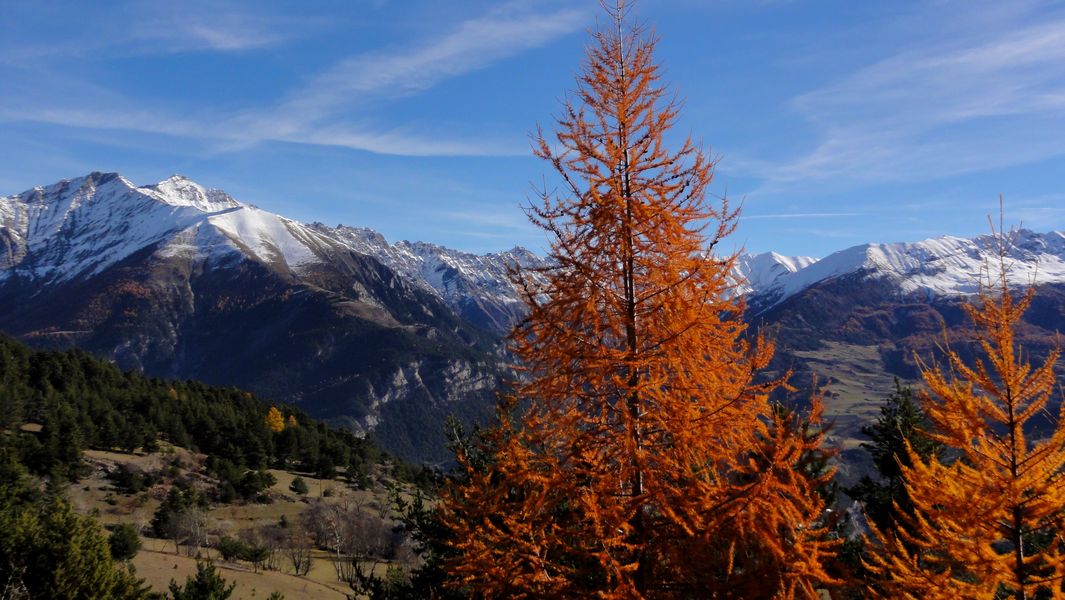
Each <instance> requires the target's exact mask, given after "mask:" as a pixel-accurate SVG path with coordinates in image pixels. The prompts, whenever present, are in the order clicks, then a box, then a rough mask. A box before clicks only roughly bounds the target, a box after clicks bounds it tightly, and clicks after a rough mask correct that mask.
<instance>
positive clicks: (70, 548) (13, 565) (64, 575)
mask: <svg viewBox="0 0 1065 600" xmlns="http://www.w3.org/2000/svg"><path fill="white" fill-rule="evenodd" d="M0 526H2V527H3V531H4V535H3V536H0V581H5V582H9V581H19V582H20V584H21V586H22V588H23V589H25V590H26V591H27V592H29V594H30V596H31V597H33V598H83V599H86V600H93V599H99V600H124V599H130V600H134V599H142V598H148V597H149V594H148V592H147V590H146V589H145V588H144V586H143V583H142V582H141V581H140V580H138V579H136V578H135V577H134V576H133V575H132V574H131V573H130V572H129V571H127V570H126V569H125V568H124V567H122V566H120V565H118V564H116V563H115V561H114V560H113V559H112V557H111V553H110V549H109V547H108V543H107V539H106V538H105V537H104V535H103V532H102V531H101V530H100V526H99V525H98V524H97V523H96V522H95V520H93V519H92V518H90V517H83V516H80V515H78V514H77V513H75V512H74V510H73V508H71V506H70V504H69V503H67V502H66V501H64V500H62V499H52V500H48V501H46V503H44V504H43V505H41V506H37V505H29V506H25V505H24V506H12V507H8V508H6V509H5V510H4V511H3V513H2V514H0Z"/></svg>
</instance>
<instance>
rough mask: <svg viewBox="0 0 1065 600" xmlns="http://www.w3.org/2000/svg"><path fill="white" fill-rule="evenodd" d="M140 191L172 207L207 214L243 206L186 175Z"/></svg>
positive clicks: (220, 191)
mask: <svg viewBox="0 0 1065 600" xmlns="http://www.w3.org/2000/svg"><path fill="white" fill-rule="evenodd" d="M140 189H141V190H143V191H145V192H147V193H149V194H150V195H152V196H153V197H155V198H156V199H157V200H160V201H162V202H165V203H166V204H169V205H171V206H189V207H192V208H195V209H197V210H200V211H202V212H207V213H216V212H221V211H224V210H228V209H232V208H238V207H240V206H242V205H241V203H240V202H237V201H236V200H234V199H233V197H232V196H230V195H229V194H227V193H225V192H223V191H222V190H218V189H213V188H205V187H204V186H202V185H200V184H198V183H196V182H195V181H193V180H191V179H189V178H188V177H185V176H184V175H177V174H175V175H171V176H170V177H168V178H166V179H164V180H162V181H160V182H159V183H156V184H154V185H146V186H144V187H142V188H140Z"/></svg>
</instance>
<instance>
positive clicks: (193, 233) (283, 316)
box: [0, 173, 503, 460]
mask: <svg viewBox="0 0 1065 600" xmlns="http://www.w3.org/2000/svg"><path fill="white" fill-rule="evenodd" d="M0 253H2V256H0V331H3V332H5V333H7V334H10V335H14V336H16V337H18V338H20V339H22V340H25V341H28V342H31V343H33V344H35V345H38V346H63V347H65V346H71V345H76V346H79V347H82V348H85V349H87V350H90V351H92V352H93V353H95V354H98V355H100V356H104V357H107V358H110V359H111V360H114V361H115V362H116V363H118V364H119V366H121V367H123V368H136V369H140V370H143V371H145V372H147V373H149V374H153V375H159V376H167V377H178V378H193V379H199V380H203V381H207V382H209V383H215V384H221V385H236V386H240V387H243V388H245V389H249V390H251V391H255V392H258V393H260V394H261V395H263V396H264V397H267V398H273V399H275V400H277V401H281V402H288V403H292V404H299V405H301V406H302V407H303V408H304V409H305V410H307V411H308V412H310V413H312V414H314V415H316V416H318V417H321V418H325V419H332V420H334V421H336V422H339V423H342V424H345V425H348V426H351V427H352V428H353V429H356V430H363V431H366V430H370V429H373V430H374V431H375V434H376V435H377V437H378V439H379V440H381V442H382V443H383V444H384V445H385V446H386V447H387V448H388V449H390V450H392V451H393V452H396V453H397V454H400V455H402V456H405V457H407V458H413V459H422V460H432V459H437V458H440V457H442V456H443V454H444V451H443V450H442V449H443V448H445V446H446V444H445V440H444V439H443V428H442V426H441V425H442V423H443V421H444V419H445V418H446V417H447V416H448V415H450V414H456V415H462V416H464V417H466V418H468V419H472V418H476V417H478V416H483V415H486V414H487V413H488V412H490V410H491V406H492V405H493V403H494V401H495V390H496V389H497V387H498V385H499V381H500V378H501V377H502V367H501V366H500V365H499V360H498V352H499V339H498V337H497V336H496V335H495V334H493V333H490V332H489V331H488V330H486V329H483V328H478V327H477V326H475V325H473V324H471V323H470V321H469V320H464V319H462V318H460V317H459V316H458V314H457V311H456V309H455V308H453V307H452V306H449V305H448V304H447V303H446V302H445V301H444V295H443V294H441V293H438V292H436V291H435V289H434V290H427V289H426V288H425V287H424V286H423V285H421V283H420V282H419V281H417V280H408V279H407V278H405V277H404V276H402V275H399V274H397V273H396V272H394V271H393V270H392V269H390V268H389V267H388V266H386V265H384V264H382V262H381V261H380V260H378V259H377V258H374V257H373V256H370V255H368V254H365V253H364V252H360V251H358V250H356V249H354V248H352V247H351V246H350V245H349V244H348V243H346V242H344V241H342V240H341V239H339V237H338V236H335V235H330V232H329V231H327V230H325V229H323V228H321V227H317V226H314V227H312V226H308V225H304V224H302V223H299V222H297V221H294V220H291V219H287V218H285V217H282V216H280V215H276V214H273V213H270V212H268V211H264V210H261V209H259V208H256V207H255V206H252V205H250V204H245V203H242V202H239V201H237V200H235V199H233V198H231V197H230V196H228V195H226V194H225V193H224V192H221V191H218V190H209V189H206V188H204V187H203V186H200V185H198V184H196V183H194V182H192V181H189V180H188V179H185V178H183V177H178V176H175V177H172V178H170V179H167V180H165V181H162V182H160V183H158V184H154V185H150V186H144V187H137V186H136V185H134V184H133V183H131V182H130V181H129V180H127V179H125V178H123V177H122V176H120V175H118V174H102V173H92V174H90V175H87V176H85V177H80V178H77V179H71V180H67V181H62V182H59V183H56V184H54V185H50V186H43V187H38V188H34V189H32V190H29V191H27V192H23V193H21V194H17V195H14V196H7V197H3V198H0ZM500 260H503V259H502V258H501V259H500ZM488 262H489V263H490V262H491V261H488ZM470 277H471V279H470V281H471V282H474V283H471V286H473V290H472V292H473V294H477V293H478V292H479V290H478V289H477V288H476V285H477V282H481V281H484V280H485V279H486V278H476V277H473V276H472V275H470ZM489 291H490V292H491V293H493V294H497V293H498V290H495V289H491V290H489ZM486 293H487V292H486Z"/></svg>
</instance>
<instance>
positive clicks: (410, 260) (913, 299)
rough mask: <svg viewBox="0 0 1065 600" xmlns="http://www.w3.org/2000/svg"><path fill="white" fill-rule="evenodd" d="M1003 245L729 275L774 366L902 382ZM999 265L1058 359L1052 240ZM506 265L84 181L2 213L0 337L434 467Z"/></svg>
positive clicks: (974, 242) (797, 263) (531, 262)
mask: <svg viewBox="0 0 1065 600" xmlns="http://www.w3.org/2000/svg"><path fill="white" fill-rule="evenodd" d="M995 244H996V240H995V239H994V238H992V237H990V236H981V237H976V238H973V239H964V238H956V237H941V238H934V239H930V240H925V241H921V242H914V243H896V244H865V245H861V246H855V247H853V248H848V249H846V250H842V251H840V252H837V253H834V254H831V255H829V256H827V257H825V258H822V259H820V260H816V259H813V258H809V257H787V256H782V255H779V254H776V253H765V254H759V255H744V256H741V257H739V258H738V259H737V263H736V265H735V268H734V271H733V273H732V277H733V280H734V281H735V282H736V283H737V286H738V291H739V292H740V293H743V294H745V295H746V296H747V297H748V307H749V311H750V312H751V314H756V315H757V319H752V323H756V327H762V326H768V327H770V328H771V330H772V332H773V333H772V335H773V336H774V339H776V340H777V342H778V350H779V351H778V354H777V356H778V359H777V360H778V364H777V365H776V366H777V367H779V369H780V370H782V371H783V370H787V369H792V368H793V367H795V366H796V365H810V364H812V363H811V360H812V359H811V356H813V355H814V354H816V353H817V352H821V351H822V350H824V349H825V348H829V349H831V351H832V352H837V353H839V352H844V351H843V350H840V348H843V349H844V350H845V351H846V352H845V354H846V353H850V354H847V356H852V357H853V356H858V357H859V358H860V359H861V360H858V359H857V358H856V359H854V360H855V361H857V362H855V365H856V366H855V369H859V370H862V372H864V373H877V372H879V373H891V374H894V375H899V376H902V377H913V375H914V366H913V357H914V355H915V353H916V354H917V355H920V356H926V355H928V354H930V353H932V352H934V349H935V348H936V347H937V346H936V344H938V343H939V341H940V339H941V335H942V333H943V331H944V328H945V327H949V328H950V329H951V331H952V332H955V335H958V336H962V335H963V332H962V330H961V329H959V328H961V327H963V326H964V318H963V314H964V313H963V311H961V310H959V306H958V305H959V302H960V300H959V298H958V297H959V296H963V295H966V294H971V293H972V292H974V291H975V290H976V289H977V288H978V285H979V278H980V277H981V275H986V273H987V271H986V270H987V268H989V267H990V268H995V266H996V265H997V262H996V260H997V256H998V254H997V246H996V245H995ZM1007 262H1008V263H1009V264H1010V266H1011V270H1010V278H1011V281H1012V282H1013V283H1016V284H1019V285H1024V284H1028V283H1030V281H1031V280H1032V279H1033V278H1034V280H1035V282H1036V283H1039V284H1051V285H1049V286H1046V288H1045V289H1041V290H1040V296H1038V297H1037V301H1036V302H1035V303H1034V304H1033V308H1032V311H1030V312H1031V315H1030V317H1026V318H1029V321H1028V326H1029V329H1027V330H1026V334H1025V335H1027V336H1029V337H1028V339H1027V340H1026V346H1028V347H1033V348H1037V349H1044V350H1045V349H1046V348H1050V347H1052V346H1053V343H1055V342H1053V339H1054V338H1053V332H1055V331H1058V330H1061V329H1065V316H1063V315H1065V285H1055V284H1065V234H1062V233H1060V232H1050V233H1044V234H1040V233H1033V232H1031V231H1021V232H1019V233H1018V234H1017V236H1016V240H1015V244H1013V245H1012V246H1010V247H1009V249H1008V253H1007ZM513 264H520V265H522V266H525V267H538V266H541V265H543V264H544V262H543V259H541V258H539V257H537V256H536V255H534V254H532V253H530V252H528V251H526V250H523V249H521V248H515V249H512V250H509V251H505V252H499V253H493V254H484V255H476V254H470V253H465V252H460V251H456V250H451V249H448V248H444V247H441V246H437V245H434V244H429V243H424V242H406V241H400V242H396V243H388V242H387V241H386V240H385V239H384V238H383V237H382V236H381V235H380V234H378V233H376V232H374V231H372V230H369V229H361V228H355V227H346V226H337V227H327V226H325V225H322V224H320V223H312V224H304V223H300V222H298V221H295V220H292V219H287V218H285V217H283V216H280V215H276V214H273V213H270V212H268V211H264V210H261V209H259V208H256V207H255V206H253V205H251V204H247V203H244V202H241V201H238V200H236V199H234V198H232V197H230V196H229V195H227V194H226V193H225V192H222V191H219V190H211V189H207V188H205V187H203V186H201V185H199V184H197V183H195V182H192V181H190V180H188V179H186V178H183V177H180V176H174V177H171V178H169V179H167V180H165V181H162V182H159V183H157V184H154V185H148V186H141V187H138V186H136V185H135V184H133V183H131V182H130V181H129V180H127V179H125V178H123V177H122V176H120V175H118V174H113V173H112V174H101V173H92V174H90V175H87V176H85V177H80V178H76V179H71V180H66V181H62V182H59V183H56V184H53V185H50V186H43V187H38V188H34V189H32V190H29V191H26V192H23V193H21V194H17V195H14V196H6V197H0V331H3V332H6V333H8V334H11V335H15V336H17V337H19V338H20V339H23V340H26V341H29V342H31V343H34V344H36V345H39V346H70V345H76V346H79V347H83V348H86V349H88V350H90V351H92V352H94V353H96V354H98V355H101V356H105V357H108V358H110V359H112V360H114V361H115V362H117V363H118V364H119V365H120V366H122V367H123V368H137V369H142V370H144V371H146V372H148V373H150V374H153V375H160V376H167V377H184V378H194V379H200V380H204V381H207V382H210V383H216V384H223V385H237V386H241V387H244V388H246V389H250V390H252V391H255V392H258V393H260V394H262V395H264V396H265V397H270V398H276V399H277V400H279V401H282V402H291V403H293V404H299V405H301V406H302V407H303V408H305V409H306V410H308V412H310V413H312V414H314V415H315V416H318V417H322V418H326V419H333V420H335V421H338V422H341V423H344V424H348V425H350V426H351V427H352V428H354V429H357V430H360V429H361V430H369V429H374V430H375V435H376V436H377V437H378V439H380V440H381V441H382V443H383V444H384V445H385V446H386V447H387V448H389V449H390V450H392V451H393V452H396V453H398V454H400V455H402V456H405V457H408V458H415V459H435V458H439V457H440V456H441V455H440V452H441V450H440V449H441V448H443V447H444V441H443V439H442V433H441V432H442V431H443V428H442V426H441V423H442V422H443V420H444V419H445V418H446V416H447V415H449V414H460V415H463V416H466V417H468V418H471V419H472V418H477V417H478V416H483V415H486V414H488V413H489V412H490V410H491V406H492V404H493V403H494V398H495V390H496V389H497V386H498V384H499V381H500V380H501V379H502V378H503V373H502V368H501V367H500V366H499V362H500V361H499V352H500V347H501V345H500V337H499V334H501V333H502V332H505V331H506V330H508V329H509V327H510V326H511V325H512V324H513V322H514V321H515V320H516V319H518V318H520V317H521V315H522V312H523V305H522V303H521V301H520V299H519V296H518V294H517V292H516V291H515V290H514V289H513V287H512V286H511V285H510V283H509V278H508V276H507V268H508V266H509V265H513ZM959 339H960V338H959ZM833 344H835V346H833ZM854 349H858V350H854ZM855 352H856V354H855ZM811 353H814V354H811ZM862 357H864V358H862ZM815 358H816V357H815ZM837 358H838V356H836V355H835V354H833V355H832V361H828V362H826V364H829V362H831V364H836V363H835V361H836V359H837ZM859 363H860V364H859ZM810 369H811V370H814V369H815V367H810ZM840 378H841V379H844V380H847V381H850V380H851V379H854V378H853V377H851V374H850V373H842V374H840ZM810 379H811V380H812V377H811V378H810ZM860 379H861V380H862V381H865V380H866V378H864V377H863V378H860ZM876 391H877V390H864V391H862V393H863V394H874V393H876ZM866 397H868V396H866ZM830 408H831V407H830ZM844 416H845V415H844ZM851 417H852V418H853V415H851ZM840 418H843V417H840ZM860 425H861V420H860V419H856V418H855V419H854V422H853V423H851V424H850V425H849V427H851V429H852V430H855V431H857V430H858V429H859V428H860Z"/></svg>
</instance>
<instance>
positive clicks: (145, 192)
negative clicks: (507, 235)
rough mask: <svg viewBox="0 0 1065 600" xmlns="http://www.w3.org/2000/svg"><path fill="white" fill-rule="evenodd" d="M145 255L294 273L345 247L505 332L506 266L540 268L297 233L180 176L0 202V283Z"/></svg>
mask: <svg viewBox="0 0 1065 600" xmlns="http://www.w3.org/2000/svg"><path fill="white" fill-rule="evenodd" d="M149 247H152V248H156V254H157V255H158V256H159V257H161V258H166V257H171V256H177V255H185V256H188V257H196V258H198V259H199V260H202V261H209V260H213V261H218V260H224V259H225V257H226V256H227V255H229V256H233V255H236V256H246V257H252V258H254V259H255V260H258V261H260V262H262V263H264V264H268V265H271V266H272V267H273V268H275V269H279V270H282V271H288V272H292V273H295V274H301V273H305V272H307V271H309V270H314V268H315V265H320V264H323V263H329V262H330V261H333V260H334V258H335V255H336V252H337V251H338V250H345V249H348V250H352V251H355V252H358V253H361V254H365V255H368V256H372V257H374V258H375V259H377V260H379V261H380V262H382V263H383V264H385V265H386V266H387V267H389V268H390V269H392V270H393V271H395V272H396V274H398V275H399V276H400V277H401V278H402V279H404V280H405V281H406V282H407V283H408V284H411V285H414V286H417V287H420V288H421V289H423V290H425V291H427V292H429V293H431V294H434V295H435V296H437V297H439V298H440V299H442V300H443V301H444V302H445V303H446V304H447V305H449V306H450V307H451V308H452V309H454V310H455V311H456V312H458V314H460V315H461V316H463V317H464V318H466V319H467V320H469V321H471V322H473V323H475V324H476V325H478V326H480V327H484V328H486V329H488V330H491V331H494V332H496V333H503V332H506V331H507V330H508V329H509V328H510V326H511V325H512V324H513V323H514V321H515V320H516V319H518V318H519V317H520V316H521V314H522V310H523V303H522V302H521V300H520V298H519V297H518V295H517V292H516V291H515V289H514V288H513V286H512V285H511V283H510V281H509V279H508V276H507V267H508V266H509V265H511V264H520V265H523V266H538V265H540V264H542V261H541V259H540V258H539V257H537V256H536V255H534V254H533V253H531V252H529V251H528V250H525V249H524V248H520V247H518V248H514V249H512V250H509V251H505V252H500V253H490V254H483V255H478V254H471V253H467V252H461V251H457V250H452V249H450V248H445V247H443V246H438V245H435V244H428V243H424V242H407V241H401V242H398V243H396V244H391V245H390V244H389V243H388V242H387V241H385V239H384V237H383V236H381V235H380V234H379V233H377V232H375V231H373V230H371V229H365V228H355V227H347V226H343V225H340V226H337V227H336V228H331V227H327V226H325V225H322V224H321V223H314V224H311V225H304V224H302V223H299V222H297V221H294V220H292V219H287V218H285V217H282V216H280V215H276V214H273V213H270V212H267V211H264V210H261V209H259V208H256V207H255V206H253V205H250V204H245V203H242V202H239V201H237V200H235V199H233V198H232V197H231V196H229V195H228V194H226V193H225V192H223V191H221V190H215V189H207V188H204V187H203V186H201V185H199V184H197V183H195V182H193V181H190V180H189V179H187V178H185V177H182V176H180V175H175V176H173V177H170V178H169V179H166V180H164V181H161V182H159V183H157V184H154V185H148V186H143V187H137V186H136V185H134V184H133V183H131V182H130V181H129V180H127V179H125V178H124V177H122V176H121V175H118V174H99V173H94V174H91V175H88V176H86V177H80V178H77V179H71V180H66V181H61V182H59V183H56V184H54V185H50V186H47V187H38V188H34V189H32V190H29V191H27V192H23V193H21V194H18V195H15V196H7V197H0V250H2V251H3V255H2V256H0V280H3V279H5V278H8V277H21V278H24V279H28V280H33V281H37V282H39V283H41V284H43V285H49V284H59V283H63V282H65V281H70V280H72V279H75V278H86V277H91V276H93V275H95V274H98V273H101V272H103V271H104V270H106V269H107V268H109V267H111V266H113V265H115V264H117V263H118V262H120V261H122V260H123V259H125V258H126V257H128V256H130V255H132V254H134V253H136V252H138V251H141V250H143V249H145V248H149Z"/></svg>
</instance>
